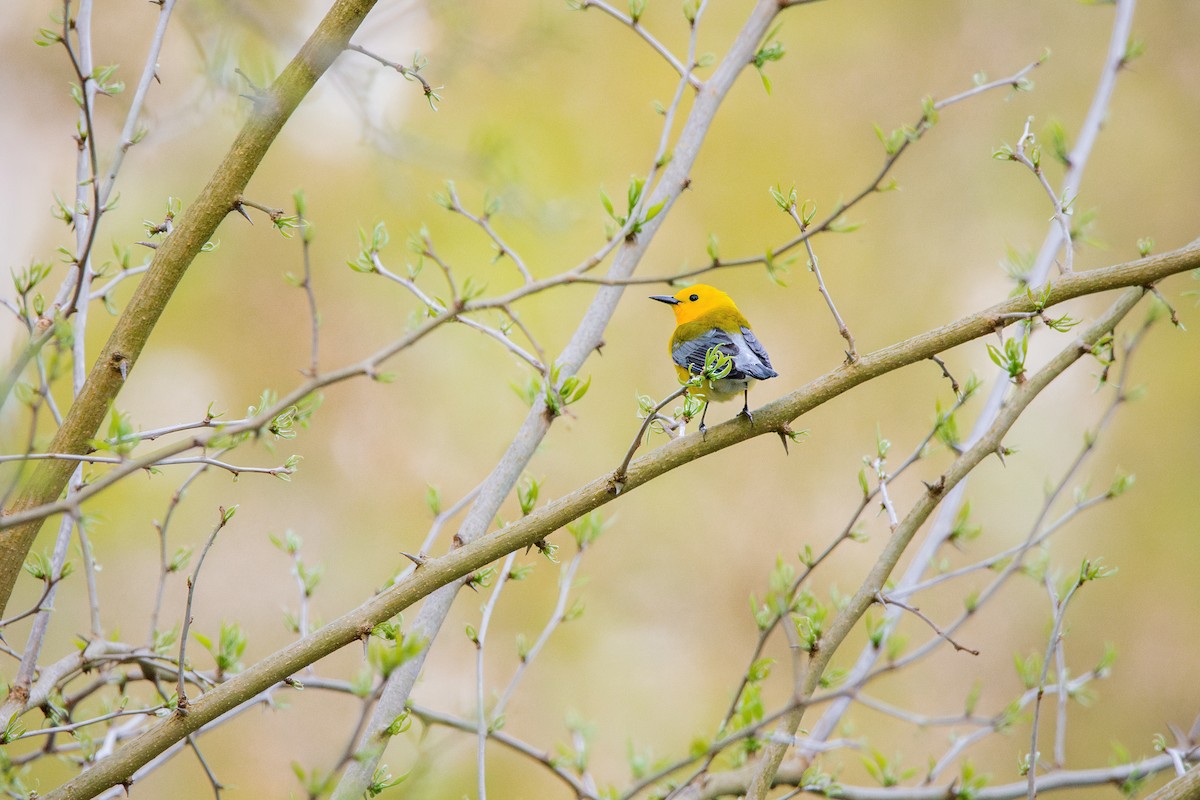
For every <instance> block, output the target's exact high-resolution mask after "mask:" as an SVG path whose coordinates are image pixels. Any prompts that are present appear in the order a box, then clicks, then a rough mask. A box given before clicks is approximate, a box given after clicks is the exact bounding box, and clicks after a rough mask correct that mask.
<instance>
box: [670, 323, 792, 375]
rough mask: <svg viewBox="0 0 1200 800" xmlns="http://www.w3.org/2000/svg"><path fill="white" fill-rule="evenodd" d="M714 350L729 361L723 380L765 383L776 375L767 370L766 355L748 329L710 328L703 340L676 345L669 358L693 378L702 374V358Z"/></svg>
mask: <svg viewBox="0 0 1200 800" xmlns="http://www.w3.org/2000/svg"><path fill="white" fill-rule="evenodd" d="M714 347H717V348H719V349H720V351H721V352H722V353H724V354H725V355H727V356H729V357H730V358H732V359H733V369H732V370H730V372H729V375H727V376H726V377H728V378H731V379H733V380H741V379H743V378H754V379H756V380H766V379H767V378H774V377H775V376H776V375H777V374H778V373H776V372H775V370H774V369H772V368H771V360H770V358H768V356H767V351H766V350H764V349H763V346H762V344H761V343H759V341H758V339H757V338H755V336H754V334H753V333H751V332H750V329H749V328H742V329H741V331H739V332H737V333H729V332H727V331H723V330H721V329H720V328H711V329H710V330H709V331H708V332H707V333H705V334H704V335H703V336H697V337H696V338H695V339H692V340H690V341H686V342H680V343H678V344H676V345H675V347H674V349H672V350H671V357H672V358H673V359H674V360H675V363H676V364H678V365H679V366H681V367H683V368H684V369H686V370H688V371H689V372H691V373H693V374H699V373H700V372H702V371H703V370H704V357H705V355H706V354H707V353H708V351H709V350H710V349H712V348H714Z"/></svg>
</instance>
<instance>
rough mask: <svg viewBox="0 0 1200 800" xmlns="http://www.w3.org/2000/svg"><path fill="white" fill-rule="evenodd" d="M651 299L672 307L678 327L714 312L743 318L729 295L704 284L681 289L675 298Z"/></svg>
mask: <svg viewBox="0 0 1200 800" xmlns="http://www.w3.org/2000/svg"><path fill="white" fill-rule="evenodd" d="M650 299H651V300H658V301H659V302H660V303H667V304H668V305H670V306H671V310H672V311H674V312H675V324H676V325H686V324H688V323H689V322H692V321H694V320H697V319H699V318H700V317H703V316H706V315H708V314H711V313H713V312H722V311H724V312H730V311H732V312H733V314H734V315H736V316H737V317H741V316H742V314H741V312H740V311H738V307H737V306H736V305H734V302H733V300H732V299H730V297H729V295H727V294H725V293H724V292H722V291H721V290H720V289H714V288H713V287H712V286H708V285H706V284H703V283H697V284H696V285H695V286H689V287H687V288H686V289H681V290H679V291H678V292H676V293H675V295H674V296H670V295H661V294H657V295H653V296H651V298H650Z"/></svg>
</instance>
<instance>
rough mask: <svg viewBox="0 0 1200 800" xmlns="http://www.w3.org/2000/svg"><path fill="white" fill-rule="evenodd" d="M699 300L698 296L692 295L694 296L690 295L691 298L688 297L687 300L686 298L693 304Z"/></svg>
mask: <svg viewBox="0 0 1200 800" xmlns="http://www.w3.org/2000/svg"><path fill="white" fill-rule="evenodd" d="M699 299H700V295H698V294H694V295H692V296H691V297H689V298H688V300H691V301H692V302H693V303H694V302H696V301H697V300H699Z"/></svg>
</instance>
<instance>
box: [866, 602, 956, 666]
mask: <svg viewBox="0 0 1200 800" xmlns="http://www.w3.org/2000/svg"><path fill="white" fill-rule="evenodd" d="M876 597H877V598H878V599H879V602H880V604H882V605H885V606H888V605H892V606H897V607H899V608H903V609H904V610H905V611H907V612H908V613H910V614H912V615H913V616H915V617H917V618H918V619H920V620H921V621H922V622H924V623H925V624H926V625H928V626H929V627H930V628H932V629H933V632H934V633H936V634H937V635H938V636H939V637H941V638H942V639H945V640H946V641H947V642H949V643H950V644H951V645H953V646H954V649H955V650H958V651H959V652H962V653H970V654H971V655H973V656H977V655H979V651H978V650H975V649H974V648H971V647H967V646H965V645H961V644H959V643H958V642H956V641H954V639H952V638H951V637H950V636H949V634H947V633H946V632H945V631H943V630H942V629H941V628H939V627H938V626H937V623H936V622H934V621H933V620H931V619H930V618H929V617H927V616H926V615H925V613H924V612H922V611H921V609H919V608H917V607H916V606H910V605H908V604H907V603H905V602H903V601H901V600H896V599H895V598H892V597H888V596H887V595H886V594H884V593H883V592H882V591H881V592H879V593H878V594H877V595H876Z"/></svg>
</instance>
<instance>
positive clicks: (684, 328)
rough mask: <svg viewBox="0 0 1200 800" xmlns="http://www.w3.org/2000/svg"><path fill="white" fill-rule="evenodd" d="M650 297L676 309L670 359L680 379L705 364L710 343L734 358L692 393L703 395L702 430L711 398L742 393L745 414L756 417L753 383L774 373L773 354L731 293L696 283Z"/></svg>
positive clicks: (733, 396) (730, 398)
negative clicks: (729, 365) (752, 409)
mask: <svg viewBox="0 0 1200 800" xmlns="http://www.w3.org/2000/svg"><path fill="white" fill-rule="evenodd" d="M650 299H651V300H657V301H659V302H660V303H667V304H668V305H670V306H671V310H672V311H674V312H675V333H674V334H672V336H671V344H670V348H671V359H672V360H673V361H674V362H675V371H676V372H678V373H679V380H680V382H685V381H688V380H690V379H691V378H692V377H693V376H695V375H699V374H700V373H701V372H703V370H704V359H705V355H706V354H707V353H708V351H709V350H710V349H711V348H714V347H716V348H718V349H719V350H720V352H722V353H724V354H725V355H727V356H729V357H730V358H731V359H733V366H732V369H730V371H729V374H728V375H726V376H725V377H724V378H720V379H718V380H715V381H713V380H706V381H705V382H704V385H703V386H701V387H700V389H699V390H696V389H693V390H691V393H692V394H693V395H695V396H697V397H699V398H701V399H703V400H704V411H703V412H702V413H701V414H700V432H701V433H703V432H704V415H705V414H707V413H708V403H709V401H710V400H717V401H721V402H724V401H726V400H732V399H733V398H735V397H737V396H738V395H739V394H741V395H742V414H743V415H744V416H745V417H746V418H747V419H749V420H750V421H751V422H754V416H753V415H752V414H751V413H750V387H751V386H753V385H754V383H755V381H763V380H766V379H767V378H774V377H775V376H776V375H778V374H779V373H777V372H776V371H775V370H774V369H773V368H772V367H771V359H770V357H769V356H768V355H767V351H766V349H765V348H764V347H763V346H762V344H761V343H760V342H759V341H758V337H756V336H755V335H754V333H753V332H752V331H751V330H750V323H749V322H748V321H747V320H746V318H745V317H744V316H743V315H742V312H741V311H738V307H737V306H736V305H734V303H733V300H732V299H730V297H729V295H727V294H725V293H724V292H722V291H721V290H720V289H714V288H713V287H711V286H705V285H704V284H702V283H698V284H696V285H695V286H689V287H688V288H686V289H684V290H682V291H681V292H679V293H678V294H676V295H675V296H674V297H669V296H667V295H661V294H658V295H652V296H651V297H650Z"/></svg>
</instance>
